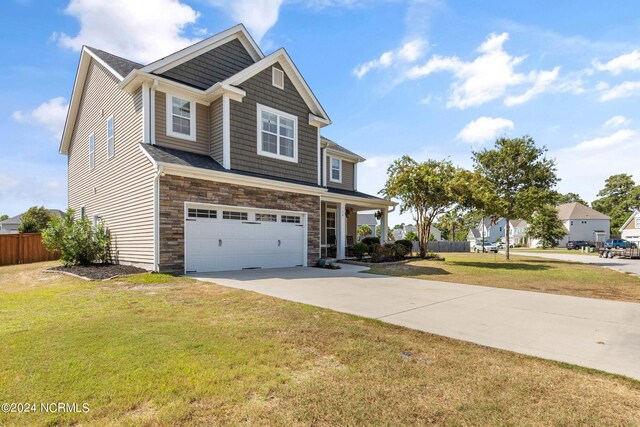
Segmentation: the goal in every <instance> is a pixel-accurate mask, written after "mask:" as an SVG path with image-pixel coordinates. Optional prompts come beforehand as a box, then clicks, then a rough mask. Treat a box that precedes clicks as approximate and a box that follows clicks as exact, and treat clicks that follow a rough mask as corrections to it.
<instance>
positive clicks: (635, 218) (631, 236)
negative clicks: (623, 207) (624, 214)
mask: <svg viewBox="0 0 640 427" xmlns="http://www.w3.org/2000/svg"><path fill="white" fill-rule="evenodd" d="M620 233H621V234H622V238H623V239H625V240H628V241H630V242H635V243H639V244H640V210H639V209H636V210H634V211H633V213H632V214H631V216H629V219H627V221H626V222H625V223H624V225H623V226H622V227H621V228H620Z"/></svg>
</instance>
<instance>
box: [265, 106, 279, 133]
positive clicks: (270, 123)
mask: <svg viewBox="0 0 640 427" xmlns="http://www.w3.org/2000/svg"><path fill="white" fill-rule="evenodd" d="M262 130H264V131H267V132H271V133H277V132H278V116H276V115H275V114H271V113H267V112H266V111H263V112H262Z"/></svg>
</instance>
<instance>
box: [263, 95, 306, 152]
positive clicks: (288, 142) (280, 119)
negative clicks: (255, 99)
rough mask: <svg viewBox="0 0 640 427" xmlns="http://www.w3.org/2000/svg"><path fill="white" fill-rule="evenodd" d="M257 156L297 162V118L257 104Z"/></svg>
mask: <svg viewBox="0 0 640 427" xmlns="http://www.w3.org/2000/svg"><path fill="white" fill-rule="evenodd" d="M258 154H259V155H261V156H267V157H273V158H276V159H280V160H286V161H288V162H297V161H298V118H297V117H296V116H292V115H290V114H287V113H284V112H282V111H278V110H275V109H273V108H269V107H265V106H264V105H260V104H258Z"/></svg>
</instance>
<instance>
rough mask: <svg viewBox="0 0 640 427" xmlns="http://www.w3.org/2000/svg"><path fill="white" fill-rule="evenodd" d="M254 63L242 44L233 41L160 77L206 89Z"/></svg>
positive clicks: (236, 40)
mask: <svg viewBox="0 0 640 427" xmlns="http://www.w3.org/2000/svg"><path fill="white" fill-rule="evenodd" d="M254 62H255V61H254V60H253V58H251V55H249V53H248V52H247V50H246V49H245V48H244V46H242V43H240V41H239V40H238V39H235V40H232V41H230V42H228V43H225V44H223V45H222V46H220V47H217V48H215V49H212V50H210V51H208V52H206V53H203V54H202V55H199V56H197V57H195V58H193V59H191V60H189V61H187V62H185V63H184V64H180V65H178V66H177V67H174V68H172V69H170V70H168V71H167V72H165V73H162V74H161V76H163V77H167V78H169V79H171V80H175V81H178V82H181V83H185V84H188V85H189V86H193V87H196V88H198V89H208V88H209V87H211V86H213V85H214V84H215V83H218V82H221V81H223V80H226V79H227V78H229V77H231V76H232V75H234V74H236V73H238V72H239V71H242V70H244V69H245V68H247V67H248V66H250V65H252V64H253V63H254Z"/></svg>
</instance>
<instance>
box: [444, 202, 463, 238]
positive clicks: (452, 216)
mask: <svg viewBox="0 0 640 427" xmlns="http://www.w3.org/2000/svg"><path fill="white" fill-rule="evenodd" d="M439 224H440V226H441V227H442V228H443V231H444V230H447V231H448V234H449V240H451V241H452V242H453V241H454V240H456V238H455V236H456V229H459V228H460V227H462V213H461V211H460V209H452V210H451V211H449V212H447V213H446V214H444V215H442V216H441V217H440V219H439ZM465 237H466V236H465Z"/></svg>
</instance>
